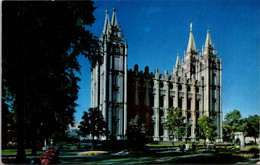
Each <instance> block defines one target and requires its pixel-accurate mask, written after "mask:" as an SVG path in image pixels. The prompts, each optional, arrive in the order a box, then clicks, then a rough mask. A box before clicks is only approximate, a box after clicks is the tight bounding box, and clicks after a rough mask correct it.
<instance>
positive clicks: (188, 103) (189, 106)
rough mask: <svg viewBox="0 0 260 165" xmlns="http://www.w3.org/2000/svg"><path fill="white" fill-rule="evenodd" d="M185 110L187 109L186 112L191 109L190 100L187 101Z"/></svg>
mask: <svg viewBox="0 0 260 165" xmlns="http://www.w3.org/2000/svg"><path fill="white" fill-rule="evenodd" d="M187 109H188V110H190V109H191V99H188V102H187Z"/></svg>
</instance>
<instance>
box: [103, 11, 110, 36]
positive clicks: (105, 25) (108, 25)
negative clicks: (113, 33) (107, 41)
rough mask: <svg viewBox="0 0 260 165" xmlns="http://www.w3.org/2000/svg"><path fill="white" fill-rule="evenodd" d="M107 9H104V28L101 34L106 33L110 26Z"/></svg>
mask: <svg viewBox="0 0 260 165" xmlns="http://www.w3.org/2000/svg"><path fill="white" fill-rule="evenodd" d="M108 13H109V11H108V9H107V10H106V18H105V23H104V28H103V34H107V31H108V30H109V28H110V21H109V15H108Z"/></svg>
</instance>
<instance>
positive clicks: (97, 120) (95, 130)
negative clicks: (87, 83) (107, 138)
mask: <svg viewBox="0 0 260 165" xmlns="http://www.w3.org/2000/svg"><path fill="white" fill-rule="evenodd" d="M78 128H79V132H78V133H79V135H81V136H87V135H91V137H92V149H94V148H95V137H97V138H100V136H104V135H105V134H106V133H107V131H106V122H105V121H104V118H103V115H102V113H101V111H100V110H98V108H90V109H89V110H88V112H86V111H85V112H84V115H83V116H82V121H81V122H80V124H79V126H78Z"/></svg>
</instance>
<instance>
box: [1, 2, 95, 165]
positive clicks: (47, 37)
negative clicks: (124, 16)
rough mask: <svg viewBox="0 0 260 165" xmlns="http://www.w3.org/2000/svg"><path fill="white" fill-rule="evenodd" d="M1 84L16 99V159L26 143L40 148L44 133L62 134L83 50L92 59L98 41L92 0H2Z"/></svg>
mask: <svg viewBox="0 0 260 165" xmlns="http://www.w3.org/2000/svg"><path fill="white" fill-rule="evenodd" d="M2 4H3V12H2V13H3V17H2V18H3V27H2V31H3V38H2V44H3V61H2V64H3V87H4V88H6V89H7V90H8V92H9V93H10V94H11V96H12V98H13V99H14V109H13V110H14V112H15V116H16V118H17V122H16V123H17V127H16V128H17V142H18V152H17V159H18V162H24V159H25V153H24V148H25V146H24V142H26V143H27V145H30V146H31V147H32V149H33V151H34V153H36V148H37V147H39V146H37V144H40V143H41V142H42V141H43V139H44V138H54V139H61V138H62V137H63V135H64V132H65V130H66V129H67V128H68V125H69V124H73V113H74V112H75V107H76V106H77V105H76V103H75V100H77V98H78V90H79V87H78V85H77V82H78V81H80V79H79V77H77V76H76V75H75V73H76V72H80V65H79V63H78V61H77V56H78V55H79V54H82V55H85V56H86V57H88V58H89V59H90V60H92V61H93V62H92V64H93V65H94V64H95V61H96V60H95V59H99V58H98V56H97V55H96V53H97V52H98V51H97V48H98V42H97V39H96V38H95V37H94V36H93V35H92V34H91V33H90V32H89V31H86V30H85V29H84V27H83V25H91V24H92V23H93V22H94V20H95V18H94V16H93V14H92V13H93V11H94V10H95V8H94V7H93V2H90V1H87V2H86V1H80V2H29V1H27V2H26V1H25V2H22V1H20V2H14V1H13V2H7V1H4V2H3V3H2Z"/></svg>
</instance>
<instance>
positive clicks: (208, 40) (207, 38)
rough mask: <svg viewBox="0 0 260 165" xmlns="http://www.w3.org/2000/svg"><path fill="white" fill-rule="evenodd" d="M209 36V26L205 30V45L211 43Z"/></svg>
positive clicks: (207, 45)
mask: <svg viewBox="0 0 260 165" xmlns="http://www.w3.org/2000/svg"><path fill="white" fill-rule="evenodd" d="M211 44H212V43H211V38H210V35H209V28H208V30H207V37H206V41H205V47H209V45H211Z"/></svg>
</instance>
